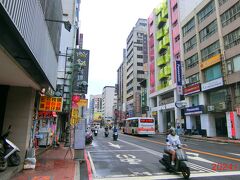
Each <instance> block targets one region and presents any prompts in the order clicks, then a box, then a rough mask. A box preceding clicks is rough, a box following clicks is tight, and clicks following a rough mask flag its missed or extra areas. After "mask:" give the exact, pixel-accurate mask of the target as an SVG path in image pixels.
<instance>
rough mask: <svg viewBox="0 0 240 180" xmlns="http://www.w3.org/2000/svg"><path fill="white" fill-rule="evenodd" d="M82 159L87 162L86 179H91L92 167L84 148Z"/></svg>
mask: <svg viewBox="0 0 240 180" xmlns="http://www.w3.org/2000/svg"><path fill="white" fill-rule="evenodd" d="M84 159H85V162H86V164H87V171H88V180H92V168H91V164H90V161H89V159H88V155H87V152H86V150H85V149H84Z"/></svg>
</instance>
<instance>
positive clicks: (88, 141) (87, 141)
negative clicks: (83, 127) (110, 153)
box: [85, 132, 93, 144]
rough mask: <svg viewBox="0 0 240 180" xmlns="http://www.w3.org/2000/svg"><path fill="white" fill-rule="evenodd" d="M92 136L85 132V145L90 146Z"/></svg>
mask: <svg viewBox="0 0 240 180" xmlns="http://www.w3.org/2000/svg"><path fill="white" fill-rule="evenodd" d="M92 141H93V136H92V133H91V132H86V135H85V144H92Z"/></svg>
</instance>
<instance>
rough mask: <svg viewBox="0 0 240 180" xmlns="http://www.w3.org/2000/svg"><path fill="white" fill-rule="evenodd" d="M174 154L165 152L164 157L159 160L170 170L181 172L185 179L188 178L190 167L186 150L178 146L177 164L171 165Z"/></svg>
mask: <svg viewBox="0 0 240 180" xmlns="http://www.w3.org/2000/svg"><path fill="white" fill-rule="evenodd" d="M171 161H172V156H171V155H170V154H167V153H164V154H163V157H162V159H160V160H159V162H160V163H161V164H162V165H164V166H165V167H166V169H167V170H168V171H173V172H176V173H178V172H181V173H182V175H183V177H184V178H185V179H188V178H189V176H190V168H189V167H188V165H187V161H188V159H187V155H186V153H185V151H184V150H183V149H182V148H181V147H180V146H177V149H176V159H175V165H174V166H172V165H171Z"/></svg>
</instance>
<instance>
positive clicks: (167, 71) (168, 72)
mask: <svg viewBox="0 0 240 180" xmlns="http://www.w3.org/2000/svg"><path fill="white" fill-rule="evenodd" d="M164 73H165V75H166V76H168V75H170V74H171V66H170V65H167V66H165V67H164Z"/></svg>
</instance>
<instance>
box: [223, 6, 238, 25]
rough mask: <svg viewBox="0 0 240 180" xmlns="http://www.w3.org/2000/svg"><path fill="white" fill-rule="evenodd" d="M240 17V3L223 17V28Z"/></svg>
mask: <svg viewBox="0 0 240 180" xmlns="http://www.w3.org/2000/svg"><path fill="white" fill-rule="evenodd" d="M239 16H240V1H238V2H237V3H236V4H235V5H233V6H232V7H231V8H230V9H229V10H227V11H226V12H224V13H223V14H222V15H221V22H222V26H223V27H224V26H226V25H228V24H229V23H231V22H233V21H234V20H236V19H237V18H238V17H239Z"/></svg>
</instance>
